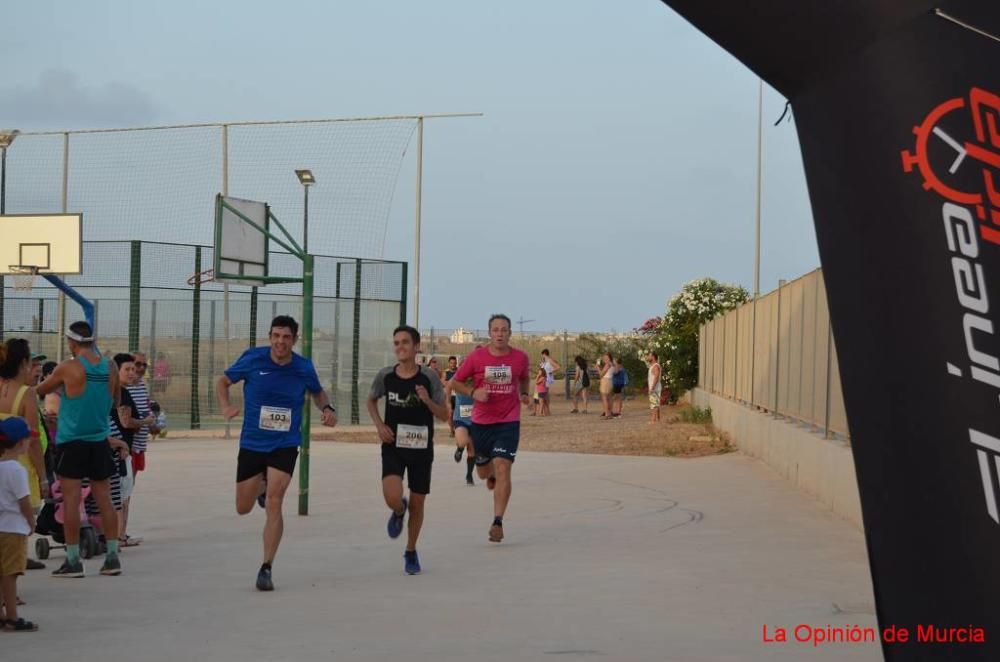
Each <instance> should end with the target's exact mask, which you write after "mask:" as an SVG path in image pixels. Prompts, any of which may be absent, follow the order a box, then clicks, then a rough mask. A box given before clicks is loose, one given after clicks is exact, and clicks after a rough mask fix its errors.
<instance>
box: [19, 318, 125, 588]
mask: <svg viewBox="0 0 1000 662" xmlns="http://www.w3.org/2000/svg"><path fill="white" fill-rule="evenodd" d="M66 344H67V345H68V347H69V351H70V354H72V355H73V358H72V359H71V360H69V361H64V362H62V363H60V364H59V365H58V366H56V369H55V370H54V371H53V372H52V374H51V375H49V377H48V378H47V379H46V380H45V381H44V382H42V383H41V384H39V386H38V388H37V389H36V390H37V392H38V395H39V396H40V397H43V398H44V397H45V396H46V395H48V394H49V393H52V392H54V391H56V390H58V389H59V388H62V389H64V392H63V396H62V400H61V402H60V406H59V420H58V425H57V428H56V458H57V459H56V466H55V473H56V475H57V476H58V477H59V481H60V484H61V485H62V495H63V506H64V507H63V512H64V517H65V520H64V522H63V529H64V533H65V536H66V561H65V562H63V564H62V566H60V567H59V569H57V570H55V571H54V572H53V573H52V575H53V576H54V577H83V576H84V569H83V562H82V561H81V560H80V484H81V481H82V480H83V479H84V478H88V479H90V491H91V494H92V495H93V497H94V500H95V501H96V502H97V506H98V508H100V510H101V523H102V526H103V528H104V537H105V538H106V539H107V554H106V555H105V557H104V565H103V566H101V574H102V575H120V574H121V571H122V569H121V562H120V561H119V560H118V517H117V515H116V513H115V509H114V506H112V504H111V490H110V486H109V484H108V479H109V478H110V477H111V474H112V473H114V472H115V471H117V470H118V469H117V467H116V466H115V462H114V460H113V459H112V457H111V450H110V447H109V443H108V436H109V434H110V429H109V427H108V412H110V411H111V407H112V406H115V407H117V406H118V405H119V388H118V371H117V370H110V369H109V368H108V359H106V358H104V357H103V356H101V355H100V354H99V353H98V352H97V349H96V348H95V347H94V330H93V329H92V328H91V327H90V325H89V324H87V323H86V322H73V324H71V325H70V327H69V330H68V331H67V332H66Z"/></svg>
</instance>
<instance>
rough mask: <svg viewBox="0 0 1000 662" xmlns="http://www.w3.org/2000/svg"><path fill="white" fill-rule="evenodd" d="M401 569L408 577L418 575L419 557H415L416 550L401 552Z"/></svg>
mask: <svg viewBox="0 0 1000 662" xmlns="http://www.w3.org/2000/svg"><path fill="white" fill-rule="evenodd" d="M403 569H404V570H406V574H408V575H419V574H420V557H418V556H417V550H413V551H412V552H403Z"/></svg>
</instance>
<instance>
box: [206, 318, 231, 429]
mask: <svg viewBox="0 0 1000 662" xmlns="http://www.w3.org/2000/svg"><path fill="white" fill-rule="evenodd" d="M216 303H218V302H217V301H209V302H208V374H210V375H214V374H215V335H216V334H215V304H216ZM226 367H228V366H226ZM208 381H209V384H208V390H207V391H206V393H205V403H206V405H207V407H205V408H206V409H207V410H208V414H209V415H210V416H211V415H212V414H213V413H215V407H214V405H213V402H212V396H213V390H214V389H213V388H212V380H211V379H209V380H208Z"/></svg>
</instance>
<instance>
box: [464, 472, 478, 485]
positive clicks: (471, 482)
mask: <svg viewBox="0 0 1000 662" xmlns="http://www.w3.org/2000/svg"><path fill="white" fill-rule="evenodd" d="M465 484H466V485H475V484H476V481H474V480H472V474H469V475H467V476H466V477H465Z"/></svg>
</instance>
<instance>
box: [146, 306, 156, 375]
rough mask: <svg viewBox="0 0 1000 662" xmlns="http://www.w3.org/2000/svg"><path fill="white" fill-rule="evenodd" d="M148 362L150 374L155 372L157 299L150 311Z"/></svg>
mask: <svg viewBox="0 0 1000 662" xmlns="http://www.w3.org/2000/svg"><path fill="white" fill-rule="evenodd" d="M146 360H147V361H150V364H149V372H153V363H152V362H153V361H156V299H153V302H152V306H151V310H150V311H149V354H147V355H146Z"/></svg>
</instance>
